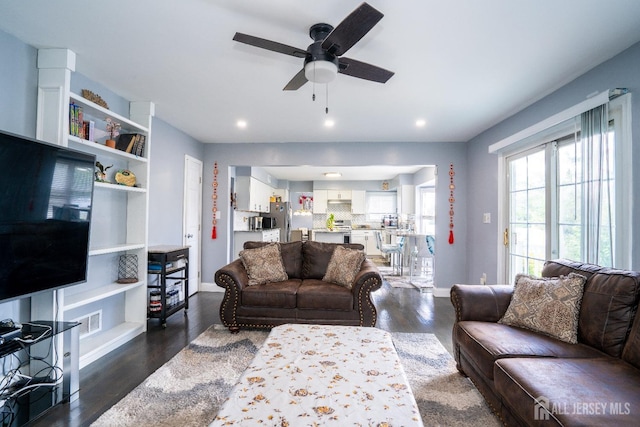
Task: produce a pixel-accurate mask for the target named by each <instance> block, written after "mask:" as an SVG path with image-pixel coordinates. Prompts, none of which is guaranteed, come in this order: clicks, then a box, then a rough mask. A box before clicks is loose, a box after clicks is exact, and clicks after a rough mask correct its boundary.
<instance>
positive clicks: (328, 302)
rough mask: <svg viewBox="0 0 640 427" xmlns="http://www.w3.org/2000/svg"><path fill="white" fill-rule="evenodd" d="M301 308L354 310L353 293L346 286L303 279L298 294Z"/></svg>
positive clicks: (298, 303) (298, 302) (298, 304)
mask: <svg viewBox="0 0 640 427" xmlns="http://www.w3.org/2000/svg"><path fill="white" fill-rule="evenodd" d="M297 306H298V308H299V309H303V310H304V309H315V310H318V309H326V310H345V311H349V310H353V306H354V304H353V293H352V292H351V291H350V290H349V289H347V288H345V287H344V286H340V285H336V284H333V283H328V282H324V281H322V280H317V279H305V280H303V281H302V284H301V285H300V288H299V289H298V295H297Z"/></svg>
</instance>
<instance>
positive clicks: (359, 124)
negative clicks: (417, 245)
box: [0, 0, 640, 143]
mask: <svg viewBox="0 0 640 427" xmlns="http://www.w3.org/2000/svg"><path fill="white" fill-rule="evenodd" d="M369 3H370V4H371V5H372V6H374V7H375V8H377V9H378V10H380V11H381V12H382V13H384V14H385V16H384V18H383V19H382V20H381V21H380V22H379V23H378V24H377V25H376V26H375V27H374V28H373V30H371V31H370V32H369V33H368V34H367V35H366V36H365V37H364V38H363V39H362V40H361V41H360V42H359V43H358V44H356V45H355V46H354V47H353V48H352V49H351V50H349V52H348V53H347V55H346V56H348V57H350V58H353V59H357V60H360V61H364V62H368V63H371V64H374V65H378V66H380V67H383V68H386V69H389V70H392V71H394V72H395V73H396V74H395V76H394V77H392V78H391V80H389V82H388V83H387V84H384V85H383V84H378V83H372V82H368V81H363V80H360V79H356V78H353V77H349V76H345V75H338V77H337V79H336V81H334V82H332V83H331V84H330V85H329V110H330V111H329V115H328V117H330V118H331V119H333V120H334V121H335V126H334V127H333V128H326V127H324V126H323V123H324V120H325V118H326V117H327V116H326V115H325V113H324V108H325V90H324V87H322V86H320V85H318V86H317V87H316V92H317V100H316V101H315V102H312V100H311V95H312V89H313V87H312V86H313V85H312V84H310V83H308V84H306V85H305V86H303V87H302V88H301V89H300V90H298V91H295V92H290V91H288V92H284V91H282V88H283V87H284V85H285V84H286V83H287V82H288V81H289V80H290V79H291V78H292V77H293V75H294V74H295V73H297V72H298V71H299V70H300V69H301V68H302V63H303V60H302V59H299V58H294V57H290V56H286V55H282V54H278V53H273V52H269V51H264V50H261V49H258V48H255V47H252V46H247V45H243V44H240V43H237V42H234V41H233V40H232V37H233V35H234V33H235V32H236V31H239V32H243V33H247V34H251V35H255V36H258V37H262V38H267V39H271V40H274V41H278V42H281V43H284V44H288V45H292V46H296V47H300V48H302V49H306V47H307V45H308V44H309V43H311V39H310V38H309V37H308V29H309V27H310V26H311V25H312V24H315V23H318V22H327V23H329V24H332V25H334V26H335V25H337V24H338V23H339V22H340V21H341V20H342V19H343V18H344V17H345V16H346V15H348V14H349V13H350V12H351V11H352V10H353V9H355V8H356V7H357V5H359V4H360V1H359V0H355V1H344V0H323V1H320V2H310V1H300V0H297V1H296V0H280V1H256V0H254V1H251V0H179V1H178V0H174V1H169V0H166V1H158V0H135V1H131V0H110V1H108V2H102V1H90V2H78V1H77V0H56V1H51V0H23V1H3V2H0V29H2V30H4V31H6V32H8V33H10V34H13V35H15V36H16V37H17V38H19V39H21V40H23V41H25V42H26V43H28V44H31V45H33V46H35V47H38V48H41V47H43V48H51V47H54V48H69V49H71V50H73V51H74V52H76V54H77V67H76V69H77V71H78V72H80V73H82V74H84V75H85V76H87V77H88V78H90V79H91V80H94V81H97V82H99V83H102V84H104V85H105V86H106V87H108V88H110V89H111V90H113V91H114V92H116V93H117V94H119V95H121V96H123V97H124V98H126V99H130V100H151V101H153V102H155V103H156V115H157V117H159V118H160V119H162V120H164V121H165V122H167V123H169V124H171V125H173V126H175V127H176V128H178V129H181V130H182V131H184V132H186V133H187V134H189V135H191V136H193V137H194V138H196V139H198V140H200V141H202V142H205V143H209V142H221V143H238V142H289V141H292V142H299V141H302V142H328V141H338V142H345V141H358V142H366V141H384V142H395V141H417V142H434V141H437V142H448V141H467V140H469V139H470V138H472V137H474V136H475V135H477V134H478V133H480V132H482V131H484V130H486V129H488V128H489V127H491V126H492V125H494V124H496V123H498V122H500V121H501V120H503V119H505V118H506V117H508V116H510V115H512V114H514V113H515V112H517V111H519V110H521V109H522V108H524V107H526V106H528V105H530V104H531V103H533V102H535V101H536V100H538V99H540V98H541V97H543V96H545V95H547V94H549V93H551V92H552V91H554V90H556V89H558V88H559V87H561V86H562V85H564V84H566V83H567V82H569V81H571V80H573V79H574V78H576V77H577V76H579V75H581V74H583V73H584V72H585V71H587V70H589V69H591V68H593V67H594V66H596V65H597V64H599V63H601V62H603V61H605V60H607V59H609V58H611V57H613V56H614V55H616V54H618V53H619V52H621V51H622V50H624V49H626V48H627V47H629V46H631V45H632V44H634V43H636V42H638V41H640V1H637V0H606V1H605V0H562V1H557V0H518V1H513V0H483V1H478V0H447V1H442V0H437V1H436V0H403V1H398V0H394V1H391V0H369ZM3 60H4V59H3ZM622 83H623V82H622ZM602 89H605V88H602ZM586 95H587V94H585V96H586ZM238 119H243V120H246V121H247V123H248V126H247V127H246V128H245V129H238V128H237V127H236V121H237V120H238ZM417 119H424V120H425V121H426V123H427V124H426V126H425V127H423V128H416V127H415V125H414V123H415V121H416V120H417Z"/></svg>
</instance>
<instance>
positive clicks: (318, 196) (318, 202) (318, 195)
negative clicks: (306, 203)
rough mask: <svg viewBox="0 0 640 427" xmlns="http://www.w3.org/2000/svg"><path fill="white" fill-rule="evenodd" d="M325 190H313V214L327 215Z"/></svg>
mask: <svg viewBox="0 0 640 427" xmlns="http://www.w3.org/2000/svg"><path fill="white" fill-rule="evenodd" d="M327 200H328V199H327V190H313V213H314V214H324V213H327V207H328V205H327Z"/></svg>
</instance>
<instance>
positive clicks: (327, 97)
mask: <svg viewBox="0 0 640 427" xmlns="http://www.w3.org/2000/svg"><path fill="white" fill-rule="evenodd" d="M326 91H327V95H326V102H327V104H326V106H325V107H324V113H325V114H329V83H327V89H326Z"/></svg>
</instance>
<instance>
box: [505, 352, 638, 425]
mask: <svg viewBox="0 0 640 427" xmlns="http://www.w3.org/2000/svg"><path fill="white" fill-rule="evenodd" d="M495 371H496V372H495V374H494V379H495V387H496V391H497V393H498V394H499V395H500V396H501V397H502V399H503V400H504V401H505V403H506V405H508V406H509V407H511V408H512V412H515V413H517V414H518V415H519V416H520V417H522V418H523V420H522V421H523V422H524V423H525V424H527V425H543V424H544V425H554V424H555V425H565V426H566V425H584V426H586V425H591V426H604V425H615V426H625V425H628V426H632V425H638V419H639V418H640V371H639V370H638V369H636V368H635V367H633V366H631V365H629V364H627V363H625V362H623V361H622V360H620V359H614V358H611V357H602V358H595V359H549V358H526V359H521V358H516V359H501V360H499V361H498V362H496V365H495ZM536 399H537V400H538V401H539V402H540V403H539V404H536ZM543 405H544V406H546V407H547V409H548V410H549V412H550V414H549V413H546V414H545V412H546V411H544V409H542V408H541V406H543ZM534 415H536V416H534ZM546 417H548V420H549V421H548V422H547V423H543V422H542V421H539V420H536V419H535V418H538V419H540V418H543V419H544V418H546Z"/></svg>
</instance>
